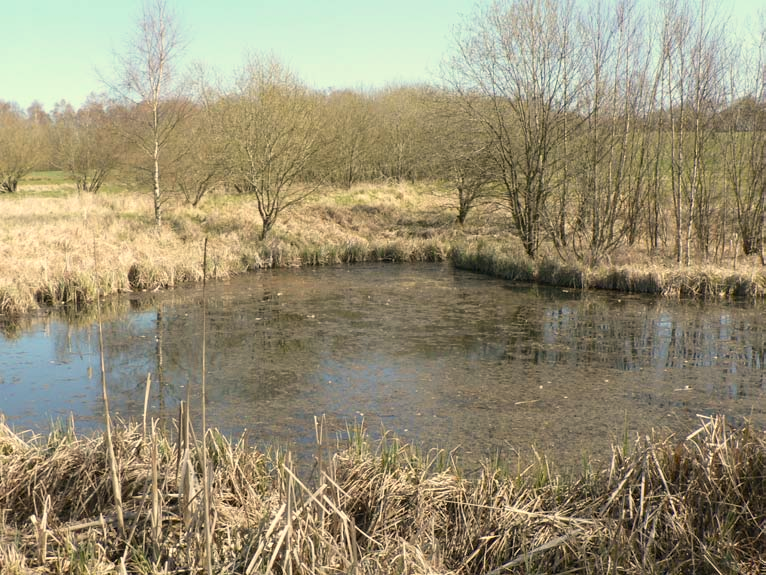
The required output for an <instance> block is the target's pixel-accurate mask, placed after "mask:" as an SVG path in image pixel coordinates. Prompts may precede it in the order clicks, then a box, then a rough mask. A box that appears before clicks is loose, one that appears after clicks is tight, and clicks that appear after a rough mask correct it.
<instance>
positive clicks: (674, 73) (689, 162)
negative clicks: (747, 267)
mask: <svg viewBox="0 0 766 575" xmlns="http://www.w3.org/2000/svg"><path fill="white" fill-rule="evenodd" d="M663 10H664V12H663V16H664V26H665V29H666V37H667V38H668V43H667V45H666V47H665V59H666V65H665V68H664V74H665V79H664V81H665V84H666V88H667V89H666V91H665V96H666V98H667V100H666V102H665V106H666V109H667V112H668V116H669V122H670V131H671V142H670V144H671V161H670V175H671V178H670V180H671V190H672V195H673V207H674V215H675V224H676V236H675V244H676V260H677V261H678V263H682V262H685V263H686V264H687V265H688V264H689V263H690V262H691V240H692V230H693V226H695V225H696V226H697V227H698V230H699V229H700V227H701V226H705V225H706V222H704V221H703V218H706V217H707V213H705V212H701V211H700V202H705V203H707V200H706V198H705V195H706V194H708V193H710V188H709V186H706V182H708V181H709V180H708V179H707V177H706V170H707V169H708V167H707V165H706V163H705V159H706V150H707V147H708V146H709V144H710V140H711V137H712V135H713V130H712V124H713V119H714V117H715V115H716V113H717V112H718V105H719V103H720V101H721V99H722V81H723V77H724V76H723V70H724V69H723V66H722V65H721V64H722V61H723V59H722V52H723V48H724V46H723V45H722V37H723V27H722V23H721V21H720V20H719V19H717V18H715V14H713V13H712V10H711V7H710V2H708V1H707V0H701V1H700V6H699V10H692V9H691V8H690V7H689V6H687V5H681V4H680V2H679V1H678V0H669V1H668V2H667V3H666V4H665V5H664V7H663ZM703 243H704V245H702V246H701V247H702V249H703V252H706V251H707V242H703Z"/></svg>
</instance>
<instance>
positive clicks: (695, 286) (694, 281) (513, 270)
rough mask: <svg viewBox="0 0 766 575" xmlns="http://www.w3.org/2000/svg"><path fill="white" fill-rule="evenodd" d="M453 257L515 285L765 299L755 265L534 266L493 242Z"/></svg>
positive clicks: (556, 261) (765, 283) (552, 260)
mask: <svg viewBox="0 0 766 575" xmlns="http://www.w3.org/2000/svg"><path fill="white" fill-rule="evenodd" d="M451 253H452V261H453V262H454V264H455V266H456V267H458V268H461V269H467V270H471V271H476V272H480V273H484V274H488V275H493V276H496V277H501V278H505V279H510V280H515V281H526V282H537V283H541V284H547V285H553V286H559V287H567V288H592V289H606V290H617V291H624V292H632V293H645V294H656V295H663V296H669V297H695V298H708V299H720V298H728V297H739V298H750V299H758V300H761V299H763V298H764V297H766V273H764V269H763V267H762V266H761V265H760V264H759V263H757V262H755V261H751V262H745V263H743V264H740V265H739V267H738V268H734V267H732V268H723V267H720V266H715V265H711V264H707V265H703V264H698V265H693V266H684V267H678V266H677V265H675V264H673V263H669V262H667V261H665V260H662V259H659V260H658V261H652V260H650V259H649V258H646V257H642V255H641V254H640V252H638V251H631V252H630V253H629V254H627V255H623V257H622V258H621V259H623V260H627V261H626V262H624V263H605V264H600V265H596V266H593V267H589V266H586V265H584V264H582V263H578V262H576V261H561V259H560V258H558V257H557V256H552V255H545V254H544V255H542V256H541V257H539V258H538V259H537V260H532V259H531V258H529V257H528V256H527V255H526V254H525V253H524V251H523V249H522V247H521V245H520V242H517V241H514V240H513V239H503V240H497V239H494V238H480V239H478V240H471V241H462V242H459V243H457V244H455V245H454V246H453V249H452V252H451Z"/></svg>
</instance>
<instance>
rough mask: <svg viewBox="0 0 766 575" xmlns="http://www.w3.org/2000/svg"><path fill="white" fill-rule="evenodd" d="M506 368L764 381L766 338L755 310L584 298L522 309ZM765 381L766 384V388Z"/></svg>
mask: <svg viewBox="0 0 766 575" xmlns="http://www.w3.org/2000/svg"><path fill="white" fill-rule="evenodd" d="M508 315H509V318H510V319H511V321H512V322H513V324H514V326H515V328H516V330H515V331H514V332H512V333H511V334H510V335H509V337H508V339H507V341H508V345H507V350H506V360H507V361H509V362H518V361H525V362H526V361H529V362H532V363H535V364H542V363H547V364H564V365H572V366H583V365H600V366H602V367H607V368H615V369H619V370H623V371H635V370H639V369H647V368H653V369H655V370H660V371H661V370H663V369H680V368H691V367H704V368H720V370H721V372H723V373H736V372H737V371H738V370H750V371H753V372H758V373H760V372H761V371H762V370H763V367H764V361H765V359H766V335H765V333H764V329H763V327H761V326H760V325H758V323H757V322H756V319H757V314H756V313H754V311H753V309H751V308H740V307H737V306H736V305H723V306H721V305H710V306H706V305H704V304H684V303H679V304H675V305H674V304H667V303H664V302H659V303H655V304H654V305H647V304H646V301H645V300H641V301H640V302H638V303H636V302H631V301H626V302H623V301H620V300H617V301H614V300H608V299H605V298H589V297H585V298H583V299H582V300H579V301H566V302H548V303H546V304H545V305H542V306H540V305H537V306H535V305H519V306H518V307H517V308H516V309H515V310H514V311H511V312H509V314H508ZM762 378H763V376H762V374H761V381H763V379H762Z"/></svg>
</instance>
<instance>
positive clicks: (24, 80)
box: [0, 0, 475, 110]
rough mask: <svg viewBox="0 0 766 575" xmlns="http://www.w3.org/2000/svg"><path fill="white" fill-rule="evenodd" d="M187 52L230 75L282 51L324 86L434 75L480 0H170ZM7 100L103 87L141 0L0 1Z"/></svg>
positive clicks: (47, 99)
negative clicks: (251, 56)
mask: <svg viewBox="0 0 766 575" xmlns="http://www.w3.org/2000/svg"><path fill="white" fill-rule="evenodd" d="M168 3H169V5H170V6H172V7H173V9H174V11H175V13H176V15H177V18H176V19H177V21H178V22H179V23H180V26H181V28H182V30H183V31H184V37H185V39H186V42H187V49H186V53H185V54H186V55H185V59H186V60H187V61H203V62H205V63H207V64H208V65H210V66H211V67H214V68H215V69H217V70H219V71H220V72H221V73H223V74H230V73H232V72H233V71H234V70H235V69H236V68H238V67H241V66H242V65H243V64H244V62H245V59H246V55H247V54H248V53H273V54H274V55H276V56H277V57H278V58H280V60H282V61H283V62H284V63H285V64H286V65H287V66H288V67H289V68H290V69H291V70H293V71H294V72H296V73H297V74H298V76H299V77H300V78H302V79H303V80H304V81H305V82H307V83H309V84H310V85H312V86H314V87H317V88H329V87H334V88H363V87H364V88H377V87H381V86H384V85H386V84H389V83H400V82H417V81H427V80H429V79H432V78H433V74H434V73H435V72H437V68H438V66H439V62H440V60H441V58H442V56H443V55H444V53H445V52H446V50H447V46H448V45H449V39H450V37H451V33H452V29H453V27H454V26H455V25H456V24H458V23H460V22H463V21H464V19H465V17H466V16H467V15H468V14H470V13H472V11H473V8H474V6H475V0H374V1H373V0H169V2H168ZM0 4H2V6H3V7H2V8H0V23H1V25H2V33H0V100H6V101H15V102H16V103H18V104H19V105H20V106H21V107H22V108H26V107H27V106H29V104H31V103H32V101H33V100H39V101H40V102H41V103H42V104H43V106H44V107H45V108H46V109H48V110H50V109H51V108H52V107H53V105H54V104H55V103H56V102H57V101H58V100H60V99H62V98H63V99H66V100H68V101H70V102H71V103H72V104H73V105H75V107H77V106H79V105H80V104H82V102H83V100H84V99H85V98H86V96H87V95H88V94H89V93H90V92H93V91H102V90H103V85H102V84H101V82H100V80H99V76H98V74H97V73H96V70H98V71H100V72H103V73H104V74H105V75H108V74H109V73H110V72H111V70H112V68H113V66H112V64H113V54H114V53H115V52H119V51H123V50H124V46H125V44H126V42H127V41H128V40H129V39H130V36H131V33H132V32H133V31H134V30H135V29H136V22H137V20H138V16H139V13H140V7H141V5H142V4H141V0H0Z"/></svg>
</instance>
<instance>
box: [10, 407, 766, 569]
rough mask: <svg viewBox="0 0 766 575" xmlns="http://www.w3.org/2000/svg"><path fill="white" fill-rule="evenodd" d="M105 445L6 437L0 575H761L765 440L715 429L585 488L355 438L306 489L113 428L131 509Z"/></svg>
mask: <svg viewBox="0 0 766 575" xmlns="http://www.w3.org/2000/svg"><path fill="white" fill-rule="evenodd" d="M318 435H319V437H321V434H318ZM107 441H108V440H107V439H106V436H105V435H104V434H99V435H97V436H94V437H89V438H83V437H78V436H77V435H76V434H74V433H73V431H72V429H71V428H70V429H59V430H58V431H57V432H55V433H52V434H51V435H49V436H48V437H25V436H19V435H17V434H15V433H14V432H12V431H11V430H10V429H9V428H7V427H6V426H5V425H2V424H0V508H2V513H1V514H0V575H11V574H14V575H15V574H20V573H90V574H101V573H115V572H117V573H168V574H169V573H200V572H205V565H206V564H207V563H208V562H207V560H206V558H207V557H209V558H210V562H209V568H210V570H211V571H212V572H214V573H293V574H307V575H308V574H322V573H326V574H331V573H359V574H362V573H370V574H373V573H375V574H388V573H390V574H412V575H417V574H423V575H425V574H453V575H462V574H471V573H483V574H492V575H499V574H500V573H519V574H522V573H524V574H527V573H589V574H602V573H603V574H611V573H658V574H659V573H674V574H675V573H679V574H680V573H694V574H697V575H700V574H711V575H712V574H721V573H740V574H752V575H755V574H758V573H763V572H764V570H765V569H766V561H764V556H763V550H764V531H763V529H764V525H765V524H766V493H764V488H765V486H766V481H764V472H765V470H766V436H765V435H764V433H763V432H762V431H756V430H753V429H749V428H744V429H739V430H732V429H730V428H729V427H728V426H727V425H726V422H725V420H723V419H721V418H717V419H704V420H702V422H701V427H700V428H699V429H698V430H697V431H696V432H695V433H692V434H691V435H690V436H689V437H687V438H685V439H684V438H680V439H679V438H668V439H664V438H662V437H655V438H647V439H641V440H637V441H636V442H635V443H633V444H626V445H625V446H624V447H618V448H615V449H614V453H613V457H612V460H611V465H610V466H609V467H608V468H606V469H603V470H594V471H586V472H585V473H584V474H583V475H582V476H580V477H576V478H575V477H573V478H561V477H557V476H556V475H555V474H554V473H552V472H551V470H550V468H549V467H548V465H547V463H546V462H545V461H544V460H540V461H537V462H536V463H533V464H532V465H531V466H529V467H523V466H522V467H520V468H518V469H515V470H513V471H509V470H508V469H507V467H504V466H501V465H493V464H488V465H486V466H485V467H484V468H483V470H482V471H481V472H480V473H479V474H478V475H477V476H473V477H465V476H464V475H463V474H462V472H461V469H460V468H459V466H457V465H455V464H454V462H453V461H452V460H451V458H450V455H449V454H446V453H443V452H433V453H429V454H423V453H419V452H417V451H416V450H413V449H412V448H410V447H408V446H405V445H400V444H399V443H398V442H397V441H395V440H393V439H391V438H389V439H388V440H387V441H386V442H384V443H378V444H370V443H369V442H368V441H367V440H366V438H365V436H364V430H361V429H355V430H350V433H349V436H348V439H347V440H344V444H343V445H341V446H340V451H338V452H337V453H336V454H335V455H334V456H332V457H330V456H328V455H326V453H327V445H326V443H322V442H318V444H317V456H316V468H315V470H314V473H313V474H312V476H311V477H310V478H306V477H303V478H300V477H298V475H297V474H296V472H295V471H294V469H293V467H292V465H291V462H290V456H289V454H285V453H261V452H259V451H256V450H253V449H251V448H249V447H247V445H246V443H245V442H235V443H232V442H230V441H229V440H227V439H225V438H224V437H222V436H221V435H220V434H218V433H216V432H215V431H212V430H211V431H209V432H208V433H207V434H206V440H205V443H204V445H203V443H202V442H201V441H200V442H188V441H187V442H184V441H183V434H181V435H180V436H179V434H178V433H177V432H175V431H174V432H168V433H163V432H161V431H158V430H155V429H152V428H151V426H148V427H144V426H136V425H133V426H122V427H120V426H118V428H117V429H116V430H115V433H114V434H113V437H112V443H113V445H114V452H115V454H116V461H117V464H116V468H117V471H116V474H117V475H116V477H118V480H119V482H120V484H121V486H122V487H121V489H122V490H121V499H120V501H121V502H122V503H121V504H118V503H117V501H118V499H117V498H116V497H115V496H114V491H113V489H112V483H111V481H110V475H109V468H110V465H109V464H108V462H107V458H106V455H105V449H104V444H105V443H106V442H107ZM202 450H206V451H205V455H206V458H207V461H208V462H209V464H208V474H207V477H208V478H209V479H208V480H207V486H208V490H209V491H208V501H209V502H210V511H209V512H208V513H207V514H206V513H205V512H204V506H203V498H202V496H201V493H202V492H203V486H204V485H205V480H204V477H205V475H204V474H203V472H202V469H203V466H202V457H201V454H202ZM120 517H122V523H120ZM206 518H207V519H206ZM206 533H209V534H210V535H209V536H208V535H206ZM208 541H209V546H208ZM207 548H209V549H210V552H209V553H210V554H209V555H208V554H207V553H208V551H206V549H207Z"/></svg>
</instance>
